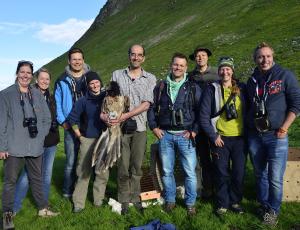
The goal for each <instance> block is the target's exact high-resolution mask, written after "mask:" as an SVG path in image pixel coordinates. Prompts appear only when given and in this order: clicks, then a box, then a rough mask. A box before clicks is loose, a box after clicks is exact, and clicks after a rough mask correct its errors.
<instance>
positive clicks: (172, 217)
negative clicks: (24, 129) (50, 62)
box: [0, 134, 300, 230]
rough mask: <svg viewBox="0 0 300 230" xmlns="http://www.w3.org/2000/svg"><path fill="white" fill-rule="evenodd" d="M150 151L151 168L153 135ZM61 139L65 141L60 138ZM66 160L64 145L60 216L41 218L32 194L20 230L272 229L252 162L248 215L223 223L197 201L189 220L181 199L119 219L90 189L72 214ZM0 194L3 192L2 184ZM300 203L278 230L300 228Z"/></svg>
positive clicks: (57, 174) (57, 189) (59, 158)
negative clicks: (135, 229)
mask: <svg viewBox="0 0 300 230" xmlns="http://www.w3.org/2000/svg"><path fill="white" fill-rule="evenodd" d="M148 137H149V138H148V140H149V141H148V151H147V155H146V159H145V165H149V163H150V161H149V146H150V144H151V143H153V141H154V138H153V135H151V134H149V135H148ZM61 139H62V138H61ZM64 160H65V156H64V153H63V144H62V143H60V144H59V145H58V151H57V155H56V158H55V162H54V169H53V177H52V185H51V193H50V204H51V207H52V208H53V209H54V210H57V211H59V212H60V213H61V215H60V216H58V217H54V218H38V217H37V209H36V207H35V205H34V201H33V199H32V197H31V195H30V194H29V195H28V196H27V198H26V199H25V200H24V202H23V206H22V209H21V211H20V212H19V213H18V215H17V216H16V218H15V219H14V222H15V225H16V227H17V229H24V230H26V229H78V230H81V229H107V230H110V229H128V228H129V227H130V226H138V225H144V224H146V223H148V222H150V221H151V220H153V219H157V218H158V219H160V220H161V221H162V222H164V223H173V224H175V225H176V227H177V228H178V229H186V230H193V229H208V230H210V229H211V230H214V229H224V230H225V229H228V230H229V229H245V230H249V229H253V230H256V229H269V228H267V227H265V226H263V225H262V224H261V221H260V220H259V219H258V217H257V216H256V215H255V212H256V208H257V203H256V201H255V189H254V175H253V170H252V166H251V164H250V162H249V161H248V163H247V170H246V171H247V175H246V178H245V188H244V199H243V201H242V205H243V206H244V208H245V210H246V213H245V214H244V215H236V214H232V213H228V214H226V216H225V217H224V218H222V219H220V218H218V217H217V216H216V215H215V214H213V210H214V206H213V203H212V202H202V201H200V200H198V201H197V203H196V207H197V215H196V216H195V217H194V218H192V219H189V218H188V217H187V215H186V211H185V209H184V202H183V200H181V199H179V200H178V202H177V208H176V209H175V211H174V212H173V213H172V214H166V213H164V212H162V209H161V207H160V206H159V205H156V206H155V205H152V206H150V207H148V208H147V209H146V210H145V212H144V215H142V214H140V213H138V212H137V211H136V210H135V209H134V208H131V210H130V215H127V216H120V215H118V214H116V213H113V212H112V211H111V209H110V206H108V205H107V204H106V203H105V205H104V206H103V207H102V208H95V207H94V206H93V203H92V187H91V186H90V189H89V193H88V198H87V202H86V208H85V210H84V211H83V212H82V213H79V214H73V213H72V203H71V201H69V200H67V199H65V198H62V194H61V189H62V184H63V168H64ZM0 172H1V175H0V176H1V179H0V183H1V182H2V180H3V170H2V163H1V164H0ZM0 190H1V192H2V183H1V187H0ZM109 197H112V198H114V199H117V185H116V169H115V168H113V169H112V170H111V175H110V180H109V183H108V186H107V191H106V199H108V198H109ZM106 202H107V200H106ZM299 213H300V203H296V202H290V203H286V202H285V203H283V205H282V209H281V214H280V218H279V225H278V227H277V229H284V230H285V229H292V227H293V226H294V225H296V224H300V218H299ZM234 227H235V228H234Z"/></svg>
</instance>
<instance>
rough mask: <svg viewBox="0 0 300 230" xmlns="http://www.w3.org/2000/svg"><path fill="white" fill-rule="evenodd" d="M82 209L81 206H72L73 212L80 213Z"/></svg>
mask: <svg viewBox="0 0 300 230" xmlns="http://www.w3.org/2000/svg"><path fill="white" fill-rule="evenodd" d="M82 211H83V208H78V207H74V208H73V213H80V212H82Z"/></svg>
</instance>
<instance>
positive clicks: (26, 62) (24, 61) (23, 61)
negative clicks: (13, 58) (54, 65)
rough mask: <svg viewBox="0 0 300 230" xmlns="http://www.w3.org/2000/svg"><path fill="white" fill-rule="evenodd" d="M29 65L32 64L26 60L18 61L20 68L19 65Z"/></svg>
mask: <svg viewBox="0 0 300 230" xmlns="http://www.w3.org/2000/svg"><path fill="white" fill-rule="evenodd" d="M24 64H25V65H26V64H27V65H30V66H33V63H32V62H31V61H26V60H21V61H19V62H18V65H19V66H20V65H24Z"/></svg>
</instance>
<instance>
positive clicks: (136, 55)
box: [129, 53, 144, 58]
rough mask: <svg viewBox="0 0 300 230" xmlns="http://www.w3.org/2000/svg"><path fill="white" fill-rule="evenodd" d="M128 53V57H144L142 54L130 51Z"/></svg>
mask: <svg viewBox="0 0 300 230" xmlns="http://www.w3.org/2000/svg"><path fill="white" fill-rule="evenodd" d="M129 55H130V57H134V58H143V57H144V54H136V53H130V54H129Z"/></svg>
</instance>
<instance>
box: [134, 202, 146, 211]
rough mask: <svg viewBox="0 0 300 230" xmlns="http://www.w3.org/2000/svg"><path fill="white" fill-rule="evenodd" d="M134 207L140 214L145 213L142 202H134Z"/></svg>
mask: <svg viewBox="0 0 300 230" xmlns="http://www.w3.org/2000/svg"><path fill="white" fill-rule="evenodd" d="M133 206H134V207H135V209H136V210H137V211H139V212H140V213H143V212H144V208H143V205H142V202H134V203H133Z"/></svg>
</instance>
